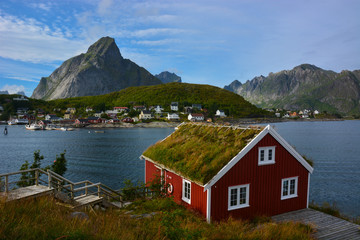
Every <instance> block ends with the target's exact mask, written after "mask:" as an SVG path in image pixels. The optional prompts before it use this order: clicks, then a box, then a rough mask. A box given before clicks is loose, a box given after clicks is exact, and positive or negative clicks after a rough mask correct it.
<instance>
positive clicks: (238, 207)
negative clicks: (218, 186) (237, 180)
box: [228, 184, 250, 211]
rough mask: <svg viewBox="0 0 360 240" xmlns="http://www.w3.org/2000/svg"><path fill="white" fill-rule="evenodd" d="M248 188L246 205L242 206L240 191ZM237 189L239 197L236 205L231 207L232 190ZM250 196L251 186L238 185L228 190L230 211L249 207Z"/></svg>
mask: <svg viewBox="0 0 360 240" xmlns="http://www.w3.org/2000/svg"><path fill="white" fill-rule="evenodd" d="M241 188H246V200H245V203H243V204H240V189H241ZM232 189H237V196H236V202H237V203H236V205H234V206H231V190H232ZM249 196H250V184H244V185H238V186H231V187H229V188H228V211H230V210H235V209H240V208H245V207H249V206H250V205H249Z"/></svg>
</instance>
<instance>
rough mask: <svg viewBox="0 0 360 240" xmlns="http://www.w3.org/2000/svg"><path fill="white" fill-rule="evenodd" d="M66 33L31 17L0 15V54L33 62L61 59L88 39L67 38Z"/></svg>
mask: <svg viewBox="0 0 360 240" xmlns="http://www.w3.org/2000/svg"><path fill="white" fill-rule="evenodd" d="M65 34H68V33H67V32H66V33H63V32H62V30H61V29H60V28H56V29H55V30H51V29H50V27H49V26H47V25H45V24H43V23H41V22H38V21H37V20H35V19H32V18H24V19H21V18H18V17H14V16H10V15H2V16H1V15H0V57H3V58H9V59H13V60H21V61H28V62H34V63H39V62H51V61H56V60H61V61H62V60H65V59H67V58H70V57H72V56H74V54H75V53H77V52H78V51H79V49H82V50H86V48H87V47H88V42H85V41H79V40H69V39H67V38H66V37H65Z"/></svg>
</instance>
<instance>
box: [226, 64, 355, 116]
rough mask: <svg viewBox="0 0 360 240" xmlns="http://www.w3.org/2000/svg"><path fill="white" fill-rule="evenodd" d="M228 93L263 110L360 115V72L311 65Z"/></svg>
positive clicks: (237, 85) (259, 79)
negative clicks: (338, 70)
mask: <svg viewBox="0 0 360 240" xmlns="http://www.w3.org/2000/svg"><path fill="white" fill-rule="evenodd" d="M225 89H227V90H230V91H233V92H235V93H237V94H239V95H241V96H243V97H244V98H245V99H246V100H248V101H250V102H251V103H253V104H255V105H257V106H260V107H263V108H284V109H291V110H298V109H304V108H307V109H313V110H315V109H317V110H320V111H331V112H338V113H342V114H359V113H360V71H359V70H355V71H353V72H351V71H342V72H341V73H336V72H333V71H326V70H323V69H321V68H318V67H316V66H314V65H310V64H302V65H300V66H297V67H295V68H293V69H292V70H284V71H281V72H278V73H270V74H269V75H268V76H267V77H264V76H260V77H255V78H253V79H252V80H251V81H247V82H246V83H244V84H241V83H240V82H238V81H234V82H233V83H231V84H230V85H228V86H225Z"/></svg>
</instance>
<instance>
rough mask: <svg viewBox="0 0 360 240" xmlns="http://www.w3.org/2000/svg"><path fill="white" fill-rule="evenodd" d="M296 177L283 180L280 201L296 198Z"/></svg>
mask: <svg viewBox="0 0 360 240" xmlns="http://www.w3.org/2000/svg"><path fill="white" fill-rule="evenodd" d="M297 189H298V177H292V178H284V179H283V180H282V183H281V200H283V199H288V198H294V197H297V196H298V195H297Z"/></svg>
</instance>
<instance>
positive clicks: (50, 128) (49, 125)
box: [45, 124, 56, 130]
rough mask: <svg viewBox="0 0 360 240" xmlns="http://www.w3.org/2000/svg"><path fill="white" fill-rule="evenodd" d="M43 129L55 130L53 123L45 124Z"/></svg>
mask: <svg viewBox="0 0 360 240" xmlns="http://www.w3.org/2000/svg"><path fill="white" fill-rule="evenodd" d="M45 130H56V126H55V125H53V124H48V125H46V127H45Z"/></svg>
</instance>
